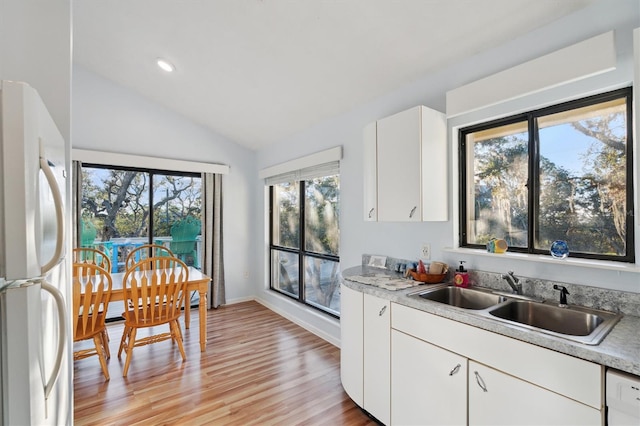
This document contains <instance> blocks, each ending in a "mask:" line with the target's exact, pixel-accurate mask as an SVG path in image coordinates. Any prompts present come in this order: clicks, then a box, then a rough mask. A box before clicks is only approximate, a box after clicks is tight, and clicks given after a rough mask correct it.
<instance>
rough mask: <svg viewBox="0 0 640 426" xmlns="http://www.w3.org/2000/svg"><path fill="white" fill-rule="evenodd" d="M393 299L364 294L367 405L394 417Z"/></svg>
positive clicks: (381, 415) (380, 415)
mask: <svg viewBox="0 0 640 426" xmlns="http://www.w3.org/2000/svg"><path fill="white" fill-rule="evenodd" d="M390 310H391V302H389V301H388V300H384V299H380V298H379V297H375V296H372V295H370V294H365V295H364V409H365V410H366V411H368V412H369V413H370V414H371V415H372V416H374V417H375V418H376V419H378V420H379V421H381V422H382V423H384V424H386V425H388V424H390V423H389V422H390V420H391V413H390V411H391V398H390V388H391V377H390V376H391V373H390V368H391V367H390V362H391V312H390Z"/></svg>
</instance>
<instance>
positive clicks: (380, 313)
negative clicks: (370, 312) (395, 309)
mask: <svg viewBox="0 0 640 426" xmlns="http://www.w3.org/2000/svg"><path fill="white" fill-rule="evenodd" d="M386 310H387V305H384V306H383V307H382V309H380V312H378V316H379V317H381V316H382V315H383V314H384V313H385V311H386Z"/></svg>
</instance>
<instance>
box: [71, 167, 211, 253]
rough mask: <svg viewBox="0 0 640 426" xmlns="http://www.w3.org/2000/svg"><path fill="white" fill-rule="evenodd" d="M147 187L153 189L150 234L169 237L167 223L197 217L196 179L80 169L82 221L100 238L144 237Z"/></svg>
mask: <svg viewBox="0 0 640 426" xmlns="http://www.w3.org/2000/svg"><path fill="white" fill-rule="evenodd" d="M150 186H152V190H153V206H152V209H151V210H152V211H153V214H154V216H153V219H154V237H162V236H169V235H170V233H169V231H170V229H171V225H172V224H173V223H174V222H176V221H178V220H180V219H182V218H184V217H187V216H189V215H192V216H195V217H201V207H202V199H201V183H200V179H199V178H194V177H182V176H171V175H160V174H156V175H154V182H153V185H151V183H150V174H149V173H146V172H136V171H131V170H115V169H100V168H83V170H82V212H81V216H82V218H83V220H90V221H92V222H93V223H94V225H95V226H96V228H97V230H98V238H99V239H100V240H101V241H109V240H111V239H112V238H136V237H147V236H148V232H149V230H148V228H149V213H150V208H149V205H150V204H149V203H150V195H151V194H150V192H149V191H150Z"/></svg>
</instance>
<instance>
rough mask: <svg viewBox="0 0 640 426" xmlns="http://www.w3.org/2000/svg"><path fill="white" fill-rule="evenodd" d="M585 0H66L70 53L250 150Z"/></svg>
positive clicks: (556, 16)
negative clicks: (161, 62)
mask: <svg viewBox="0 0 640 426" xmlns="http://www.w3.org/2000/svg"><path fill="white" fill-rule="evenodd" d="M592 1H593V0H562V1H558V0H403V1H395V0H295V1H294V0H208V1H205V0H109V1H89V0H77V1H74V2H73V25H74V28H73V40H74V51H73V52H74V62H76V63H77V64H79V65H81V66H83V67H85V68H87V69H88V70H90V71H92V72H95V73H96V74H98V75H101V76H103V77H106V78H108V79H110V80H113V81H114V82H116V83H119V84H121V85H123V86H125V87H127V88H130V89H131V90H133V91H135V92H137V93H140V94H141V95H143V96H145V97H147V98H149V99H151V100H154V101H156V102H158V103H159V104H162V105H164V106H166V107H168V108H170V109H171V110H173V111H175V112H177V113H179V114H182V115H183V116H185V117H187V118H189V119H190V120H192V121H194V122H196V123H199V124H201V125H203V126H206V127H208V128H211V129H212V130H214V131H216V132H217V133H219V134H221V135H223V136H225V137H227V138H229V139H230V140H232V141H235V142H237V143H239V144H241V145H244V146H246V147H248V148H250V149H259V148H262V147H266V146H269V145H270V144H272V143H274V142H277V141H279V140H281V139H283V138H286V137H288V136H291V135H293V134H295V133H296V132H299V131H301V130H304V129H305V128H308V127H309V126H312V125H314V124H317V123H319V122H321V121H323V120H325V119H328V118H330V117H333V116H336V115H339V114H341V113H344V112H346V111H348V110H350V109H352V108H354V107H356V106H358V105H360V104H363V103H366V102H368V101H370V100H373V99H375V98H377V97H379V96H381V95H383V94H385V93H387V92H389V91H392V90H394V89H397V88H400V87H402V86H403V85H405V84H408V83H410V82H412V81H415V80H417V79H419V78H420V77H423V76H425V75H426V74H428V73H430V72H435V71H437V70H438V69H442V68H443V67H446V66H449V65H451V64H454V63H455V62H457V61H460V60H462V59H464V58H466V57H468V56H469V55H473V54H476V53H479V52H481V51H484V50H487V49H490V48H492V47H494V46H497V45H500V44H502V43H504V42H506V41H509V40H511V39H513V38H515V37H518V36H520V35H522V34H525V33H527V32H529V31H531V30H533V29H535V28H538V27H540V26H543V25H545V24H548V23H550V22H551V21H554V20H557V19H559V18H561V17H563V16H565V15H567V14H569V13H572V12H573V11H575V10H577V9H579V8H582V7H584V6H586V5H588V4H589V3H591V2H592ZM160 57H161V58H165V59H167V60H169V61H170V62H172V63H173V64H174V65H175V71H174V72H173V73H166V72H164V71H162V70H160V69H159V68H158V66H157V65H156V59H157V58H160Z"/></svg>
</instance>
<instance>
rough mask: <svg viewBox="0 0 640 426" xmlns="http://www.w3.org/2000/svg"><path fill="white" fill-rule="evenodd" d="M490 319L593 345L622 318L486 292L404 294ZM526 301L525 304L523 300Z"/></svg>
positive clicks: (452, 289)
mask: <svg viewBox="0 0 640 426" xmlns="http://www.w3.org/2000/svg"><path fill="white" fill-rule="evenodd" d="M408 296H409V297H412V298H416V299H419V300H429V301H433V302H437V303H442V304H445V305H449V306H454V307H456V308H463V309H466V310H468V311H469V313H470V314H472V315H477V316H481V317H484V318H490V319H492V320H496V321H500V322H501V323H503V324H505V325H507V326H510V327H516V328H525V329H528V330H532V331H537V332H541V333H545V334H549V335H553V336H557V337H562V338H564V339H568V340H572V341H574V342H579V343H583V344H587V345H597V344H599V343H600V342H601V341H602V339H604V337H605V336H606V335H607V333H609V331H610V330H611V329H612V328H613V326H614V325H615V324H616V323H617V322H618V320H619V319H620V318H622V314H616V313H613V312H607V311H601V310H598V309H590V308H584V307H580V306H573V305H570V306H567V307H562V308H561V307H559V306H557V305H555V304H553V303H551V302H549V301H547V302H543V301H542V299H534V298H528V297H527V296H522V295H507V294H504V293H501V292H498V291H494V290H490V289H486V288H478V287H475V288H473V289H471V288H462V287H453V286H439V287H432V288H428V289H424V290H420V291H416V292H413V293H409V294H408ZM527 299H528V300H527Z"/></svg>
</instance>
